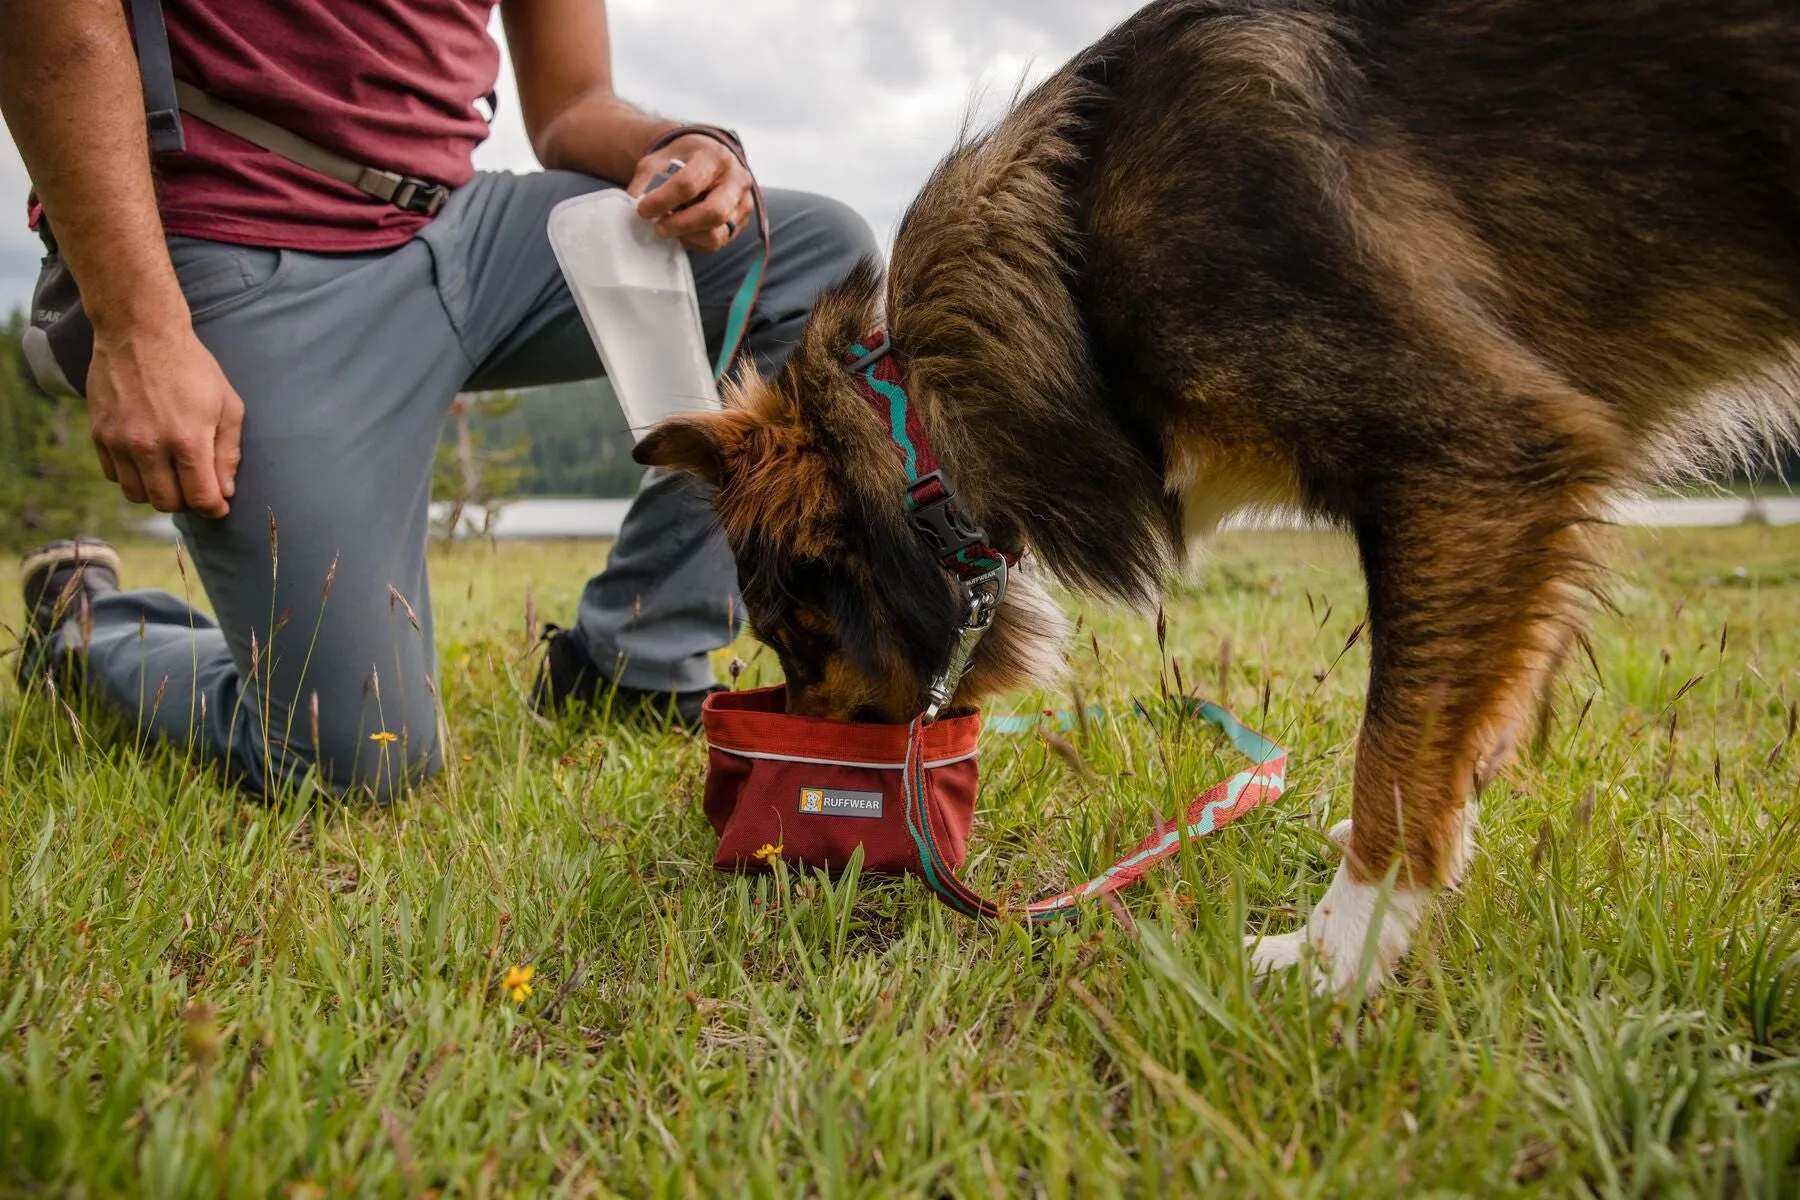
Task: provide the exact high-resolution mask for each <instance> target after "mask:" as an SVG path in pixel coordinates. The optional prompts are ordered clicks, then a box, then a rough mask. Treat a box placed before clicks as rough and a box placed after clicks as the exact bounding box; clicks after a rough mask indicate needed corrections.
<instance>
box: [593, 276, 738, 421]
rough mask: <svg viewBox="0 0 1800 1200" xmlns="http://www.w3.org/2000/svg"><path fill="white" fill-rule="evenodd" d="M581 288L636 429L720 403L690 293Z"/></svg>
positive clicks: (614, 381) (609, 370)
mask: <svg viewBox="0 0 1800 1200" xmlns="http://www.w3.org/2000/svg"><path fill="white" fill-rule="evenodd" d="M580 292H581V302H582V307H583V309H585V310H586V313H587V315H588V318H589V319H590V320H591V321H592V322H593V327H594V329H595V331H596V332H597V333H598V334H599V337H598V338H597V339H596V340H597V341H599V342H600V351H601V357H602V359H603V361H604V362H605V364H606V374H607V376H608V378H610V379H611V380H612V386H613V391H614V392H615V393H616V394H617V395H618V397H619V403H620V405H621V406H622V407H623V408H624V409H625V419H626V420H627V421H628V422H629V423H630V425H631V429H632V432H633V434H635V435H638V436H642V435H643V434H644V433H645V432H646V431H647V430H648V429H649V428H650V427H651V426H652V425H654V424H656V423H657V422H658V421H660V420H662V419H663V418H665V417H672V416H676V415H678V414H680V413H691V412H696V411H700V410H703V409H715V408H718V407H719V393H718V388H717V387H716V386H714V384H713V376H712V367H711V366H710V365H709V364H708V363H707V361H706V348H705V346H704V345H702V344H701V343H700V340H699V338H698V337H697V336H696V334H695V331H694V309H693V305H694V301H693V297H692V296H691V295H689V293H687V292H685V291H677V290H674V289H669V288H643V287H595V286H593V285H591V284H583V285H581V286H580Z"/></svg>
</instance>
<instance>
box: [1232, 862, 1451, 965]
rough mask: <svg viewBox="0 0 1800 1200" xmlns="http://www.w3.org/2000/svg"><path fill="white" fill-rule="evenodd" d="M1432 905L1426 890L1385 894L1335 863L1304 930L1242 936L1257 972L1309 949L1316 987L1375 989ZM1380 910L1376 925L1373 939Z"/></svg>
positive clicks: (1290, 962) (1292, 961)
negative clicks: (1260, 935)
mask: <svg viewBox="0 0 1800 1200" xmlns="http://www.w3.org/2000/svg"><path fill="white" fill-rule="evenodd" d="M1334 832H1335V831H1334ZM1430 907H1431V893H1430V892H1428V891H1412V890H1402V889H1398V888H1396V889H1395V890H1393V891H1392V892H1390V893H1389V894H1388V895H1387V896H1386V898H1385V899H1384V898H1383V896H1382V889H1381V886H1380V885H1379V884H1371V883H1357V882H1356V881H1355V880H1353V879H1351V878H1350V873H1349V870H1348V869H1347V868H1346V867H1343V866H1339V867H1338V871H1337V875H1336V877H1335V878H1333V879H1332V881H1331V887H1329V888H1328V889H1326V892H1325V895H1324V898H1323V899H1321V900H1320V901H1319V906H1318V907H1317V908H1315V909H1313V914H1312V918H1311V919H1310V920H1309V921H1308V922H1307V925H1306V929H1305V931H1304V932H1300V933H1285V934H1279V935H1276V936H1272V937H1264V938H1261V939H1256V938H1246V939H1245V945H1247V946H1249V947H1251V954H1250V961H1251V964H1252V966H1253V967H1254V968H1255V970H1256V972H1257V974H1259V975H1260V974H1267V973H1268V972H1270V971H1278V970H1283V969H1285V968H1287V967H1290V966H1294V965H1296V964H1297V963H1299V962H1300V960H1301V959H1302V958H1303V957H1306V956H1307V955H1306V953H1305V952H1306V951H1307V950H1308V949H1310V951H1311V954H1310V958H1311V962H1312V969H1311V972H1310V974H1311V979H1312V985H1313V989H1314V990H1315V991H1317V992H1320V993H1325V992H1334V993H1336V994H1338V995H1340V996H1341V995H1344V994H1346V993H1348V992H1350V991H1352V990H1353V989H1354V988H1355V987H1356V985H1357V984H1358V983H1359V982H1360V983H1361V984H1362V985H1363V987H1364V989H1365V991H1367V992H1370V993H1373V992H1376V991H1379V990H1380V989H1381V987H1382V985H1383V984H1385V983H1386V982H1387V981H1388V979H1389V977H1390V976H1391V975H1392V974H1393V970H1394V968H1395V967H1396V966H1398V965H1399V963H1400V960H1401V959H1403V958H1405V957H1406V952H1407V950H1408V949H1409V948H1410V947H1411V946H1412V936H1413V931H1414V930H1416V929H1418V927H1419V922H1420V921H1422V920H1423V919H1424V917H1425V913H1426V911H1427V910H1428V909H1429V908H1430ZM1378 911H1379V912H1380V913H1381V922H1380V929H1379V932H1377V933H1375V935H1374V937H1373V940H1372V944H1371V936H1370V933H1371V930H1373V929H1374V928H1375V924H1376V914H1377V912H1378ZM1365 950H1367V952H1368V962H1367V964H1366V966H1365V963H1364V957H1365Z"/></svg>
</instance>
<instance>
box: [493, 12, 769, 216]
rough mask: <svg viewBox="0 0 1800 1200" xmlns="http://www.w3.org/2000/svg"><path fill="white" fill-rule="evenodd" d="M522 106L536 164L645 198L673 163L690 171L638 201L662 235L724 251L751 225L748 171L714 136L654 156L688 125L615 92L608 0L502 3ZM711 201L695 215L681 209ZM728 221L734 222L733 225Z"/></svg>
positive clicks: (696, 138)
mask: <svg viewBox="0 0 1800 1200" xmlns="http://www.w3.org/2000/svg"><path fill="white" fill-rule="evenodd" d="M500 16H501V19H502V21H504V22H505V25H506V44H507V47H508V48H509V49H510V51H511V52H512V60H513V71H514V74H516V75H517V76H518V80H519V104H520V107H521V108H523V110H524V113H525V128H526V131H527V132H529V133H530V135H531V145H532V149H534V150H535V151H536V152H537V156H538V161H539V162H541V163H543V164H544V166H546V167H549V168H551V169H559V168H560V169H566V170H571V171H583V172H585V173H587V174H589V175H593V176H595V177H597V178H600V179H608V180H611V181H612V182H614V183H621V184H624V185H625V186H626V190H628V191H629V192H630V193H631V194H632V195H634V196H643V188H644V185H645V184H647V183H649V182H650V179H651V177H652V176H653V175H655V174H656V173H657V172H658V171H660V170H662V169H663V167H665V166H667V165H668V162H669V160H670V159H672V158H679V159H681V160H682V162H683V163H684V164H685V165H684V166H683V167H682V169H681V170H680V171H679V172H678V173H677V174H676V175H675V176H674V178H672V179H670V180H669V182H667V183H666V184H664V185H663V186H661V187H659V188H657V189H656V191H654V192H652V193H650V194H649V195H648V196H643V198H642V199H641V200H640V201H639V203H638V213H639V215H640V216H643V217H645V218H647V219H649V220H653V221H655V222H656V229H657V232H658V233H660V234H662V235H663V236H664V237H679V238H680V239H681V240H682V241H683V242H684V243H685V244H687V245H689V246H692V247H694V248H695V249H697V250H717V249H718V248H719V247H721V246H723V245H725V244H726V243H727V242H729V241H731V239H732V238H734V237H736V236H737V234H739V233H742V232H743V230H744V227H745V225H746V224H748V220H749V216H750V211H751V200H750V172H749V171H747V170H746V169H745V168H744V166H743V164H741V163H739V162H738V160H737V157H736V156H735V155H733V154H732V153H731V151H729V150H727V149H726V148H725V147H724V146H722V145H720V144H719V143H718V142H716V141H714V140H713V139H711V138H708V137H704V136H700V135H696V134H690V135H688V136H687V137H684V138H681V139H680V140H678V141H675V142H672V143H670V144H669V145H668V146H665V147H664V148H663V149H661V150H658V151H657V152H656V153H654V154H645V153H644V151H645V149H646V148H647V147H648V146H649V145H650V143H651V142H653V141H655V140H656V139H657V138H658V137H660V136H661V135H663V134H664V133H667V132H668V131H669V130H671V129H674V128H676V126H677V125H679V124H681V122H677V121H666V120H662V119H660V118H657V117H652V116H650V115H648V114H646V113H644V112H641V111H639V110H638V109H636V108H634V107H632V106H631V105H630V104H628V103H627V102H626V101H624V100H622V99H620V98H619V97H618V96H617V95H615V94H614V92H613V85H612V45H611V40H610V38H609V36H608V34H607V27H606V4H605V0H501V5H500ZM697 196H703V197H704V198H703V199H701V200H700V201H699V203H697V204H695V205H693V206H692V207H691V208H685V209H682V210H681V211H680V212H675V211H674V210H675V208H676V207H677V206H678V205H681V204H683V203H686V202H687V201H689V200H693V199H694V198H695V197H697ZM727 222H729V223H730V224H727Z"/></svg>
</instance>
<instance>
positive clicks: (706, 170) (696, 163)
mask: <svg viewBox="0 0 1800 1200" xmlns="http://www.w3.org/2000/svg"><path fill="white" fill-rule="evenodd" d="M685 161H686V162H687V165H686V166H684V167H682V168H681V170H679V171H677V172H675V174H673V175H671V176H669V181H668V182H667V183H665V184H663V185H662V186H661V187H659V188H657V189H656V190H655V191H651V192H645V193H644V196H643V198H642V199H640V200H639V201H638V206H637V211H638V216H640V217H643V218H644V219H645V220H646V221H658V220H661V219H662V218H664V217H666V216H668V215H669V214H670V213H672V212H674V211H675V210H676V209H677V208H680V207H681V206H682V205H683V204H687V203H689V202H690V201H692V200H694V199H695V198H696V197H699V196H702V195H704V194H705V193H706V191H707V190H708V189H709V188H711V187H712V186H713V185H714V184H716V183H717V182H718V181H719V177H720V176H721V175H723V174H724V173H725V171H726V170H727V167H728V164H727V162H726V161H725V160H723V159H721V157H720V156H719V155H717V154H703V155H699V156H696V157H695V158H692V159H688V160H685Z"/></svg>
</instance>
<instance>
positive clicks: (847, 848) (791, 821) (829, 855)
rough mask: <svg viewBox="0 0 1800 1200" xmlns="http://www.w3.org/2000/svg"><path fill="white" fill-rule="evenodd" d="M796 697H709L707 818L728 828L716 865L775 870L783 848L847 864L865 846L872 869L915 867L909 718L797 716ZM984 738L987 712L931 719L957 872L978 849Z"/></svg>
mask: <svg viewBox="0 0 1800 1200" xmlns="http://www.w3.org/2000/svg"><path fill="white" fill-rule="evenodd" d="M786 701H787V689H786V688H784V687H771V688H757V689H754V690H750V691H743V692H714V693H713V694H712V695H711V696H709V697H707V700H706V706H705V708H704V709H703V710H702V712H701V718H700V720H701V724H702V726H703V727H704V729H705V730H706V741H707V754H708V759H709V762H708V766H709V770H708V772H707V777H706V816H707V819H708V820H710V821H711V822H712V826H713V829H714V830H715V831H716V832H717V833H718V835H719V851H718V854H717V855H715V856H714V858H713V866H715V867H718V868H719V869H720V870H727V871H757V870H765V871H766V870H768V869H770V866H771V860H772V859H773V858H774V857H776V856H777V855H779V856H780V857H781V858H783V859H786V860H787V861H788V862H789V863H791V864H794V865H796V866H805V867H826V868H828V869H829V870H832V871H839V870H842V869H843V868H844V867H845V866H846V865H847V864H848V863H849V861H850V856H851V854H852V853H853V852H854V851H855V850H856V848H857V847H858V846H861V847H862V850H863V870H865V871H874V872H880V873H884V874H894V875H899V874H904V873H906V872H908V871H916V870H917V869H918V857H917V852H916V851H915V849H914V844H913V839H912V838H911V837H910V836H909V835H908V833H907V828H906V801H905V797H904V794H903V792H902V790H901V782H902V777H903V774H904V769H905V766H906V756H907V737H908V727H907V726H905V725H864V724H858V723H854V722H849V721H826V720H821V719H819V718H816V717H795V716H789V715H788V713H787V712H786ZM980 736H981V715H980V714H979V713H969V714H967V715H964V716H955V717H945V718H942V719H940V720H937V721H934V722H933V723H931V724H930V725H927V726H925V727H924V732H923V737H924V746H923V752H924V753H923V757H924V763H925V769H924V779H925V796H926V803H927V804H928V805H929V806H930V809H931V824H932V827H933V831H934V833H935V834H936V836H937V838H938V839H939V841H940V844H939V847H938V848H939V850H940V851H941V853H942V855H943V857H944V859H945V860H946V861H947V862H948V863H949V864H950V866H951V868H952V869H955V868H956V867H959V866H961V865H962V862H963V859H964V857H965V856H966V855H967V853H968V844H969V826H970V824H971V823H972V822H973V821H974V818H975V788H976V782H977V775H978V773H977V770H976V765H975V747H976V742H977V740H978V739H979V738H980Z"/></svg>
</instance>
